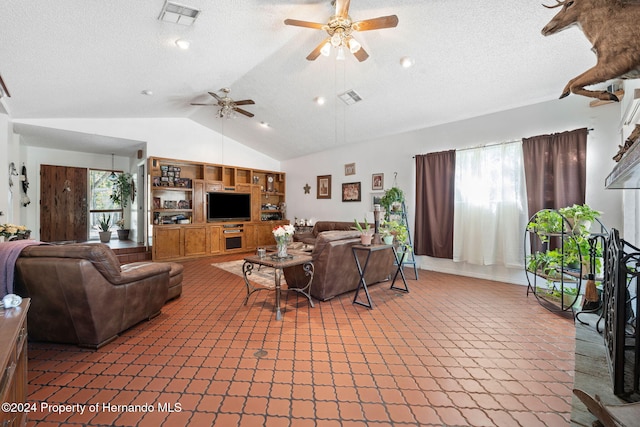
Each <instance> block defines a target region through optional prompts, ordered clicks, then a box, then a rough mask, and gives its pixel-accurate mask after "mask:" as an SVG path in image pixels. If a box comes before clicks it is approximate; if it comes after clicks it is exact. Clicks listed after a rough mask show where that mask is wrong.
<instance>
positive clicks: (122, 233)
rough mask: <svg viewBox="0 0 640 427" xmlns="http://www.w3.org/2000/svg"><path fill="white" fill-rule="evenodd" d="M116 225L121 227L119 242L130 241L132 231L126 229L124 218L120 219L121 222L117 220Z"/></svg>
mask: <svg viewBox="0 0 640 427" xmlns="http://www.w3.org/2000/svg"><path fill="white" fill-rule="evenodd" d="M116 225H117V226H118V227H119V229H118V240H128V239H129V231H130V230H129V229H128V228H124V218H120V219H119V220H117V221H116Z"/></svg>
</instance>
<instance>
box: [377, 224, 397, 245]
mask: <svg viewBox="0 0 640 427" xmlns="http://www.w3.org/2000/svg"><path fill="white" fill-rule="evenodd" d="M379 231H380V237H381V238H382V241H383V242H384V243H385V244H386V245H391V244H393V240H394V239H395V237H396V236H395V235H394V234H393V233H392V232H391V227H390V225H389V221H385V220H384V219H382V220H381V221H380V228H379Z"/></svg>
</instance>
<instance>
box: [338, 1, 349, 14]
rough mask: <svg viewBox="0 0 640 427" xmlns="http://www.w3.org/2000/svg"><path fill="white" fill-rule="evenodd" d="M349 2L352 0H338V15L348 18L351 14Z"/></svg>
mask: <svg viewBox="0 0 640 427" xmlns="http://www.w3.org/2000/svg"><path fill="white" fill-rule="evenodd" d="M349 3H351V1H350V0H336V16H340V17H342V18H346V17H347V16H349Z"/></svg>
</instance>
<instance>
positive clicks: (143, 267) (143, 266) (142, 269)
mask: <svg viewBox="0 0 640 427" xmlns="http://www.w3.org/2000/svg"><path fill="white" fill-rule="evenodd" d="M170 270H171V266H170V265H169V264H168V263H154V262H145V261H142V262H134V263H131V264H124V265H123V266H122V267H121V273H120V276H119V277H118V280H117V281H114V282H112V283H113V284H116V285H121V284H124V283H130V282H135V281H138V280H142V279H146V278H147V277H153V276H157V275H159V274H163V273H167V275H168V274H169V271H170Z"/></svg>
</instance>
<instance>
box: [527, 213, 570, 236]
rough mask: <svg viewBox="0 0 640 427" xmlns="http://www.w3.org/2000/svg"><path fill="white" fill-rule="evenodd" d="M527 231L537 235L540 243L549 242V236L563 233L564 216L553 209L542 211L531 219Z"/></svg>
mask: <svg viewBox="0 0 640 427" xmlns="http://www.w3.org/2000/svg"><path fill="white" fill-rule="evenodd" d="M527 230H529V231H532V232H534V233H537V234H538V236H540V241H542V242H547V241H549V235H552V234H557V233H561V232H562V216H560V214H558V212H556V211H555V210H553V209H542V210H540V211H538V212H536V214H535V215H534V216H533V218H531V220H530V221H529V223H528V224H527Z"/></svg>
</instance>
